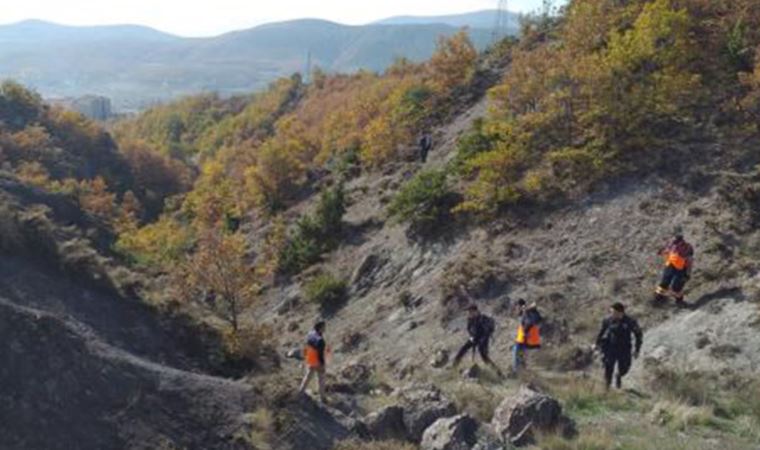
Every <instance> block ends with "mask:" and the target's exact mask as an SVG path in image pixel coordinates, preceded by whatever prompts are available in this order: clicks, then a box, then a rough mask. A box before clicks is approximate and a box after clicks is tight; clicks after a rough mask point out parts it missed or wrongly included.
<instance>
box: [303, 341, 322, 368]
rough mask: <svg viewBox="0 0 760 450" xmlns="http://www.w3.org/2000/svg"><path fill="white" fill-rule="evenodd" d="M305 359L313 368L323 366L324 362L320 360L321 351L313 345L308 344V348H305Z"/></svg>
mask: <svg viewBox="0 0 760 450" xmlns="http://www.w3.org/2000/svg"><path fill="white" fill-rule="evenodd" d="M303 360H304V361H305V362H306V365H307V366H308V367H311V368H312V369H316V368H319V367H321V366H322V363H321V362H320V361H319V351H318V350H317V349H316V348H314V347H312V346H311V345H307V346H306V348H304V350H303Z"/></svg>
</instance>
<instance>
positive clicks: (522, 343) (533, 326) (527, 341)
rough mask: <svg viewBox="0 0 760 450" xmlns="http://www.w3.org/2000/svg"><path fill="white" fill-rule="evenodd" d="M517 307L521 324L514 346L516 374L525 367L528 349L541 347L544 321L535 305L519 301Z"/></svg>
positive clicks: (513, 366)
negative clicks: (542, 323)
mask: <svg viewBox="0 0 760 450" xmlns="http://www.w3.org/2000/svg"><path fill="white" fill-rule="evenodd" d="M517 307H518V308H519V313H520V323H519V325H518V326H517V336H515V343H514V345H513V346H512V370H513V371H514V372H515V373H517V372H518V371H519V370H520V368H524V367H525V358H526V355H525V352H526V351H527V350H528V349H535V348H540V347H541V322H542V321H543V318H542V317H541V314H540V313H539V312H538V307H537V306H536V304H535V303H532V304H530V305H528V304H527V303H526V302H525V300H523V299H519V300H518V301H517Z"/></svg>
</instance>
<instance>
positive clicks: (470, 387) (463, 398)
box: [447, 383, 504, 423]
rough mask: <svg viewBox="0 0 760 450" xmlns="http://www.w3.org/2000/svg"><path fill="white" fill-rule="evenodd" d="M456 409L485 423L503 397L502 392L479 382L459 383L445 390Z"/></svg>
mask: <svg viewBox="0 0 760 450" xmlns="http://www.w3.org/2000/svg"><path fill="white" fill-rule="evenodd" d="M447 393H448V394H449V395H450V396H451V397H452V400H453V401H454V403H456V405H457V409H458V410H460V411H463V412H466V413H468V414H470V415H471V416H472V417H474V418H476V419H477V420H479V421H481V422H484V423H487V422H490V421H491V418H493V413H494V411H496V408H497V407H498V406H499V403H501V401H502V400H503V399H504V393H503V392H499V391H498V390H497V389H494V388H489V387H486V386H484V385H481V384H479V383H459V384H458V385H456V386H454V387H453V388H451V389H450V390H449V391H448V392H447Z"/></svg>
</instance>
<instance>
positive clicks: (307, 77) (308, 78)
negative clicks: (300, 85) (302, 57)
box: [303, 49, 312, 84]
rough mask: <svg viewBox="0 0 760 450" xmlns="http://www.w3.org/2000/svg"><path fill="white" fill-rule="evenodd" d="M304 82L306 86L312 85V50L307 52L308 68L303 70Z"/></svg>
mask: <svg viewBox="0 0 760 450" xmlns="http://www.w3.org/2000/svg"><path fill="white" fill-rule="evenodd" d="M303 69H304V71H303V82H304V84H309V83H311V70H312V68H311V49H308V50H307V51H306V66H305V67H304V68H303Z"/></svg>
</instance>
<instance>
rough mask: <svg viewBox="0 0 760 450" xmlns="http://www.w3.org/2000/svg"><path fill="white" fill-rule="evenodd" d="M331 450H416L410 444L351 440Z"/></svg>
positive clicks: (340, 443)
mask: <svg viewBox="0 0 760 450" xmlns="http://www.w3.org/2000/svg"><path fill="white" fill-rule="evenodd" d="M333 450H416V447H415V446H414V445H412V444H407V443H403V442H399V441H371V442H367V441H360V440H356V439H351V440H348V441H343V442H339V443H338V444H337V445H336V446H335V447H333Z"/></svg>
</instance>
